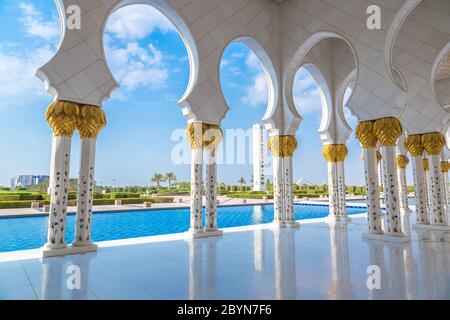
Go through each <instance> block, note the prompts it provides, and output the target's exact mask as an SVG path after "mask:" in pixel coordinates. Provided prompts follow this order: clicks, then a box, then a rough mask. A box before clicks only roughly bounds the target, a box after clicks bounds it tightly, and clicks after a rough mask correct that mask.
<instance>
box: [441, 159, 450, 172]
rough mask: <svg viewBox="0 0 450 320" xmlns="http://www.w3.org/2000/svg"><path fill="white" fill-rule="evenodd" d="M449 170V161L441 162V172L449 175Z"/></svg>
mask: <svg viewBox="0 0 450 320" xmlns="http://www.w3.org/2000/svg"><path fill="white" fill-rule="evenodd" d="M449 169H450V163H448V162H447V161H441V172H443V173H447V172H448V170H449Z"/></svg>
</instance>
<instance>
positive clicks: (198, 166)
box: [189, 148, 203, 235]
mask: <svg viewBox="0 0 450 320" xmlns="http://www.w3.org/2000/svg"><path fill="white" fill-rule="evenodd" d="M202 171H203V148H195V149H192V150H191V219H190V221H191V225H190V229H189V231H190V232H191V233H192V234H193V235H195V234H198V233H202V232H203V228H202V216H203V213H202V208H203V203H202V200H203V195H202V186H203V174H202V173H203V172H202Z"/></svg>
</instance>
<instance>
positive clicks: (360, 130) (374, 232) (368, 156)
mask: <svg viewBox="0 0 450 320" xmlns="http://www.w3.org/2000/svg"><path fill="white" fill-rule="evenodd" d="M373 124H374V121H362V122H360V123H359V124H358V125H357V126H356V129H355V136H356V138H357V139H358V140H359V142H360V143H361V147H362V148H363V161H364V179H365V184H366V198H367V223H368V231H367V232H366V233H364V234H363V237H365V238H374V237H375V238H376V237H379V236H381V235H382V234H383V229H382V226H381V212H380V186H379V184H378V174H377V171H378V170H377V149H376V147H377V142H378V140H377V137H376V136H375V134H374V131H373Z"/></svg>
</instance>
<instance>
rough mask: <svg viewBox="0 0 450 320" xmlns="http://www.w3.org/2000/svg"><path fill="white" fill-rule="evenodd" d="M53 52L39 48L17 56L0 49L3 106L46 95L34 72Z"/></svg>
mask: <svg viewBox="0 0 450 320" xmlns="http://www.w3.org/2000/svg"><path fill="white" fill-rule="evenodd" d="M53 54H54V52H53V50H52V49H51V48H50V46H48V45H47V46H43V47H40V48H38V49H36V50H34V51H32V52H30V53H29V54H25V53H22V54H19V53H18V52H15V51H14V50H11V49H10V48H5V47H0V74H1V75H2V76H1V77H0V99H1V100H2V101H3V104H2V105H3V106H11V105H20V104H24V103H28V102H30V101H33V100H35V99H36V97H38V96H44V95H46V92H45V91H44V85H43V84H42V82H41V81H40V80H39V79H38V78H36V77H35V71H36V70H37V69H38V68H39V67H40V66H42V65H43V64H45V63H46V62H47V61H48V60H49V59H50V58H51V57H52V56H53Z"/></svg>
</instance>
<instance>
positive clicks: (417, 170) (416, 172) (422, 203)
mask: <svg viewBox="0 0 450 320" xmlns="http://www.w3.org/2000/svg"><path fill="white" fill-rule="evenodd" d="M413 176H414V195H415V197H416V223H417V224H425V225H427V224H429V223H430V219H429V217H428V201H427V195H428V190H427V186H426V183H425V182H426V181H425V171H424V169H423V160H422V155H418V156H413Z"/></svg>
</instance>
